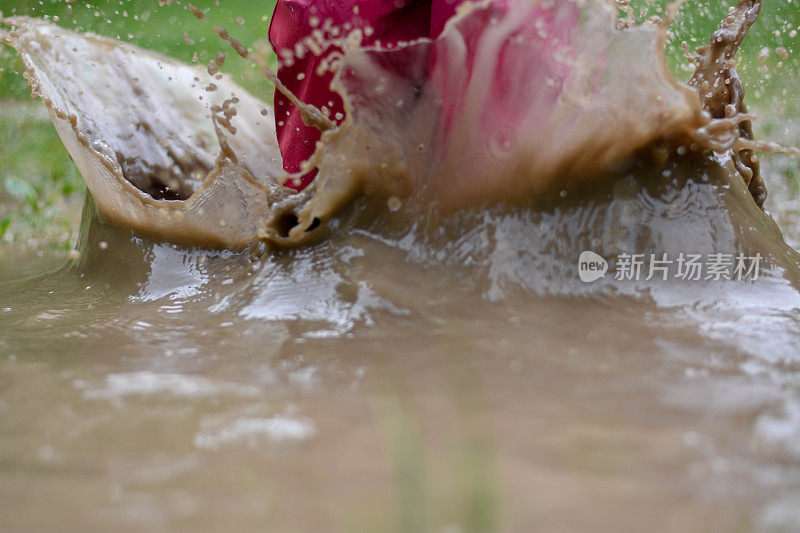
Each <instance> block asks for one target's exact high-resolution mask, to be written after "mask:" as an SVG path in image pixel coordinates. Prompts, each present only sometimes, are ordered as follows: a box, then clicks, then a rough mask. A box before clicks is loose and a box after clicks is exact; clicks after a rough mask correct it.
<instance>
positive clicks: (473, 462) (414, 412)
mask: <svg viewBox="0 0 800 533" xmlns="http://www.w3.org/2000/svg"><path fill="white" fill-rule="evenodd" d="M763 116H767V117H769V113H768V112H765V113H764V114H763ZM776 120H777V119H776ZM780 122H781V124H786V125H787V126H786V128H787V129H786V132H787V136H788V140H791V136H792V135H794V138H797V137H796V133H797V131H798V129H797V128H796V127H795V126H794V125H793V124H792V123H791V121H788V120H786V119H784V118H783V117H781V118H780ZM784 140H786V139H784ZM251 161H253V160H251ZM762 163H763V169H762V170H763V176H764V179H765V181H766V183H767V188H768V189H769V191H770V198H769V200H768V201H767V204H766V207H767V208H768V209H769V210H771V212H772V216H774V218H775V219H776V220H778V221H779V222H780V226H781V229H778V225H777V224H776V223H775V222H774V221H773V218H772V217H771V216H770V214H768V213H764V212H763V211H761V210H760V209H759V208H758V206H757V205H756V203H755V202H754V200H753V197H752V196H751V194H750V191H748V188H747V186H746V185H745V184H744V182H743V181H742V179H741V176H740V175H739V174H738V173H737V172H735V171H734V169H733V164H734V163H733V161H732V160H731V158H730V156H726V155H719V156H715V157H710V156H707V155H702V156H701V155H697V154H694V155H692V154H690V155H688V156H681V157H677V156H676V153H670V152H668V151H667V152H665V149H664V148H663V147H661V146H659V147H657V148H656V149H653V150H652V151H644V152H642V153H641V154H640V156H639V157H638V158H637V160H636V162H634V163H631V164H629V165H626V167H625V168H622V169H615V170H613V171H611V172H610V173H609V174H608V175H606V176H605V178H606V179H604V180H602V181H599V182H597V183H594V184H592V185H591V186H590V187H586V188H584V189H583V190H580V191H574V192H573V191H571V192H569V193H568V194H565V195H559V198H558V199H556V200H552V201H548V202H546V203H542V202H541V201H539V200H536V201H534V200H531V201H530V202H526V201H519V202H516V203H515V204H514V205H511V206H509V205H508V204H507V203H506V204H503V205H500V206H494V207H485V206H482V207H474V208H468V209H460V210H458V211H456V212H454V213H451V214H449V215H446V216H445V215H437V214H436V213H434V212H430V211H423V214H424V215H425V216H421V215H420V212H417V211H413V210H406V209H404V208H398V209H393V208H390V209H387V208H386V201H385V199H382V198H381V199H378V200H375V199H371V198H369V197H367V196H362V197H358V198H356V199H355V200H354V201H353V202H351V203H349V204H348V206H347V207H346V208H345V209H344V210H343V211H341V212H339V213H338V214H337V215H336V216H333V217H331V218H330V220H329V222H328V228H327V230H326V236H327V238H325V239H320V240H318V241H317V242H316V243H313V244H310V245H307V246H304V247H300V248H295V249H272V250H271V251H267V250H265V248H264V247H263V246H260V245H253V246H251V247H250V248H249V249H247V250H245V251H238V252H234V251H211V250H208V249H203V248H195V247H188V246H179V245H176V244H169V243H165V242H162V241H154V240H150V239H148V238H147V237H144V236H143V235H142V234H141V233H137V232H133V231H131V230H125V229H120V228H119V227H116V226H112V225H111V224H109V223H108V222H107V221H105V220H104V217H102V216H100V215H99V214H98V209H102V206H99V207H98V205H99V204H101V203H102V200H100V199H98V202H95V201H94V200H92V199H91V197H89V198H87V202H86V205H85V206H84V208H83V215H82V223H81V224H82V225H81V238H80V243H79V246H78V251H79V256H78V258H77V259H72V260H69V261H68V262H66V264H65V265H63V266H61V267H60V268H58V269H56V270H54V271H52V272H50V273H47V274H43V275H38V276H36V277H34V278H30V277H28V276H25V275H24V274H23V273H24V272H25V271H26V270H29V271H31V272H40V271H42V270H45V269H47V268H48V267H49V266H50V265H51V262H50V260H49V259H46V258H40V257H37V255H36V254H35V253H32V252H31V251H30V250H28V249H26V248H24V247H21V246H20V247H16V248H14V247H5V248H3V249H2V250H3V253H4V254H7V255H6V256H5V257H3V258H2V263H0V264H2V265H4V269H3V271H2V272H0V530H2V531H12V532H17V531H20V532H21V531H25V532H29V531H110V530H113V531H410V532H421V531H435V532H457V531H464V532H466V531H475V532H484V531H520V532H527V531H642V530H647V531H676V532H677V531H681V532H683V531H709V530H716V531H795V530H797V528H798V525H800V256H798V254H797V253H796V252H795V250H794V249H793V248H792V247H791V246H789V245H787V244H786V241H788V242H789V243H790V244H791V245H793V246H795V247H797V245H798V244H800V213H799V212H798V211H797V207H796V206H797V200H798V199H797V193H796V192H793V191H792V190H791V189H790V187H788V186H787V185H786V184H785V178H784V176H783V175H782V174H783V170H784V168H785V166H786V165H791V164H792V163H787V160H785V159H779V158H773V159H765V160H764V161H763V162H762ZM251 164H252V165H253V166H255V165H256V164H257V163H255V162H252V163H251ZM561 196H563V198H562V197H561ZM390 207H391V206H390ZM73 211H74V209H73ZM583 251H594V252H596V253H598V254H600V255H601V256H603V257H605V258H608V259H609V260H612V264H611V267H610V268H611V269H610V270H609V272H608V274H607V275H606V277H605V278H604V279H601V280H597V281H595V282H593V283H584V282H582V281H581V280H580V279H579V276H578V258H579V255H580V254H581V252H583ZM682 252H683V253H697V254H703V255H705V256H708V255H709V254H728V255H731V256H736V255H738V254H745V255H746V256H748V257H752V256H755V255H756V254H760V255H761V256H763V258H764V263H763V264H762V270H761V271H760V276H759V277H758V279H757V280H756V279H748V280H742V281H738V280H698V281H682V280H676V279H674V277H675V274H676V271H675V270H674V266H675V265H673V268H672V269H671V270H670V271H669V272H668V274H669V276H668V277H669V278H670V279H669V280H668V281H661V280H659V279H658V278H659V277H660V276H655V279H653V280H650V281H647V280H645V279H644V278H642V279H640V280H638V281H636V280H631V281H623V280H620V281H618V280H615V279H614V274H615V272H614V270H615V266H617V265H616V264H615V263H614V262H613V258H615V257H619V256H620V255H621V254H625V253H628V254H631V253H642V254H648V255H649V254H656V255H657V256H658V257H660V256H661V255H662V254H668V255H669V257H671V258H673V259H674V258H676V257H677V256H678V255H679V254H680V253H682ZM618 262H619V261H617V263H618ZM5 265H8V266H7V267H6V266H5ZM12 265H13V266H12Z"/></svg>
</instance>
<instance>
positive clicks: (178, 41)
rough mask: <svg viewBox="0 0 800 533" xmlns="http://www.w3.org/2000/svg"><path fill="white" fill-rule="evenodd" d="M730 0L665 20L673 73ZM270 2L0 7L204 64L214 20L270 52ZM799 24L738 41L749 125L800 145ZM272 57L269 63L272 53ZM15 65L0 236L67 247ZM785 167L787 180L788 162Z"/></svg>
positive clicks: (237, 67)
mask: <svg viewBox="0 0 800 533" xmlns="http://www.w3.org/2000/svg"><path fill="white" fill-rule="evenodd" d="M618 3H619V2H618ZM668 3H669V2H667V1H666V0H633V1H631V2H629V8H630V9H631V10H632V11H633V13H634V16H635V18H636V19H637V20H644V19H646V18H648V17H650V16H654V15H655V16H658V15H661V14H663V10H664V8H665V6H666V5H667V4H668ZM734 3H735V2H733V1H717V0H715V1H713V2H706V1H699V0H688V1H687V2H686V3H685V4H684V6H683V8H682V10H681V13H680V15H679V16H678V18H677V19H676V22H675V23H674V24H673V26H672V28H671V32H672V36H671V40H670V43H669V47H668V60H669V63H670V65H671V67H672V68H673V71H674V72H675V73H676V76H677V78H678V79H681V80H688V78H689V77H690V76H691V67H690V66H689V65H687V63H686V60H685V59H684V58H683V53H684V52H683V49H682V46H681V45H682V43H683V42H685V43H687V45H688V46H689V48H690V49H691V50H694V49H696V48H697V47H698V46H700V45H701V44H703V43H704V42H706V41H707V40H708V38H709V36H710V35H711V33H712V32H713V31H714V29H715V28H716V27H717V25H718V23H719V21H720V19H721V18H722V17H723V16H724V14H725V13H726V11H727V9H728V8H729V7H730V6H731V5H733V4H734ZM274 4H275V2H274V0H263V1H255V2H254V1H252V0H195V2H194V5H196V6H197V7H198V8H200V9H201V10H202V11H203V12H205V14H206V17H207V18H206V19H205V20H198V19H197V18H195V17H194V16H192V14H191V13H189V12H188V11H187V10H186V8H185V6H188V2H175V3H171V4H169V5H159V1H158V0H90V1H83V2H82V1H75V2H67V1H65V0H40V1H36V2H33V1H31V0H2V1H1V2H0V6H2V7H0V10H1V11H2V12H3V14H4V15H5V16H15V15H26V16H35V17H48V18H51V19H52V20H55V21H57V23H58V24H59V25H62V26H65V27H68V28H72V29H76V30H79V31H90V32H94V33H98V34H101V35H105V36H109V37H112V38H118V39H120V40H122V41H126V42H132V43H135V44H138V45H140V46H142V47H145V48H148V49H151V50H155V51H158V52H161V53H164V54H167V55H170V56H173V57H175V58H177V59H179V60H182V61H184V62H187V63H191V62H196V63H198V64H199V65H205V64H207V63H208V62H209V61H210V60H211V58H212V57H213V55H214V54H215V53H216V52H217V51H224V52H228V51H229V49H228V47H227V44H226V43H224V42H222V41H221V40H220V39H219V38H218V37H217V36H216V35H215V34H214V33H213V31H212V30H213V28H214V26H215V25H218V24H219V25H222V26H225V27H226V28H228V29H229V30H230V31H231V33H232V35H233V36H234V37H236V38H237V39H239V40H240V41H241V42H242V43H245V44H246V45H247V46H249V47H250V48H252V49H255V50H263V51H265V52H268V51H269V43H268V41H267V38H266V37H267V27H268V24H269V18H270V15H271V13H272V10H273V8H274ZM798 32H800V0H769V1H766V2H765V5H764V8H763V12H762V16H761V18H760V20H759V21H758V23H757V25H756V27H755V28H754V29H753V31H752V32H751V35H750V36H749V37H748V39H747V41H746V43H745V46H744V48H743V58H742V62H741V66H740V73H741V75H742V77H743V79H744V80H745V83H746V86H747V89H748V101H749V102H750V103H751V104H755V106H754V107H755V108H756V109H758V110H759V112H764V113H765V115H766V116H767V117H772V119H768V120H764V121H762V122H761V123H760V124H757V131H758V132H759V133H760V134H762V135H769V136H770V137H772V138H774V139H776V140H778V141H780V142H784V143H791V144H800V139H792V138H791V137H792V135H793V134H792V131H794V130H791V129H790V128H787V127H784V126H783V123H782V121H781V120H780V117H788V116H792V117H797V116H798V115H799V113H798V110H799V109H800V103H799V102H798V100H799V99H800V98H799V97H798V92H800V83H798V80H799V79H800V77H798V58H797V54H796V52H800V47H798V46H797V44H798V41H799V40H800V39H799V38H798ZM184 34H186V36H184ZM187 39H188V41H189V42H188V43H187ZM779 48H782V49H785V50H786V51H787V53H788V54H789V55H788V57H787V58H782V57H780V56H779V54H778V53H776V50H777V49H779ZM780 51H781V52H783V50H780ZM228 58H229V59H228V61H227V62H226V64H225V67H224V70H225V71H226V72H227V73H229V74H231V75H233V76H234V77H235V79H236V80H237V81H238V82H239V83H240V84H241V85H243V86H244V87H245V88H247V89H248V90H250V91H251V92H252V93H254V94H255V95H256V96H259V97H261V98H262V99H265V100H271V94H272V87H271V86H270V84H269V83H268V82H267V81H266V80H265V79H264V78H263V77H262V76H261V75H260V74H259V73H258V72H257V71H256V70H255V69H254V68H253V66H252V65H250V64H248V63H247V62H245V61H244V60H242V59H240V58H239V57H238V56H236V54H228ZM272 61H273V64H274V61H275V59H274V57H273V58H272ZM22 71H23V68H22V64H21V61H20V60H19V59H18V58H17V57H16V55H15V53H14V51H13V50H12V49H10V48H8V47H0V241H6V242H19V241H22V240H26V239H27V240H33V242H34V243H37V244H42V243H44V242H47V243H48V244H49V246H50V247H51V248H54V249H58V250H63V251H65V250H68V249H69V248H70V247H71V246H72V242H73V241H74V237H75V231H76V229H77V225H76V224H75V222H74V220H72V219H71V218H70V217H69V216H66V217H65V216H64V215H63V213H64V212H66V211H65V209H67V207H65V205H64V202H69V201H70V198H72V197H75V196H79V195H80V194H82V191H83V183H82V180H81V178H80V176H79V175H78V173H77V171H76V169H75V167H74V165H72V163H71V161H70V159H69V156H68V155H67V153H66V151H65V150H64V149H63V148H62V147H61V143H60V141H59V140H58V138H57V136H56V134H55V132H54V130H53V128H52V126H51V125H50V123H49V120H48V119H47V116H46V115H45V114H43V113H42V106H41V105H40V104H38V103H36V102H31V99H30V91H29V90H28V88H27V85H26V82H25V80H24V79H23V78H22V76H21V73H22ZM792 168H794V167H792ZM787 176H788V177H789V178H790V179H794V171H790V172H788V173H787ZM73 211H74V208H73ZM72 218H74V216H73V217H72ZM45 235H46V237H45Z"/></svg>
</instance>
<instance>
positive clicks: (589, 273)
mask: <svg viewBox="0 0 800 533" xmlns="http://www.w3.org/2000/svg"><path fill="white" fill-rule="evenodd" d="M606 272H608V261H606V260H605V259H604V258H603V257H602V256H600V255H598V254H596V253H594V252H589V251H586V252H583V253H582V254H581V256H580V258H579V259H578V276H580V278H581V281H582V282H584V283H592V282H593V281H597V280H598V279H600V278H604V277H606Z"/></svg>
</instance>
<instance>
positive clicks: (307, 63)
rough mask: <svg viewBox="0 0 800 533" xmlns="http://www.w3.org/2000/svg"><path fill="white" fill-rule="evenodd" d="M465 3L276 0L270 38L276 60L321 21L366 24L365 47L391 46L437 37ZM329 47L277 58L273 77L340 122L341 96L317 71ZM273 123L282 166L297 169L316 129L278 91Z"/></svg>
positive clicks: (302, 184)
mask: <svg viewBox="0 0 800 533" xmlns="http://www.w3.org/2000/svg"><path fill="white" fill-rule="evenodd" d="M464 1H467V0H278V4H277V6H276V7H275V13H274V15H273V17H272V22H271V24H270V28H269V39H270V42H271V43H272V46H273V47H274V49H275V51H276V52H277V53H278V56H279V58H280V57H281V51H290V52H294V50H295V47H296V45H298V44H300V43H301V42H302V41H303V39H305V38H306V37H308V36H310V35H311V34H312V32H313V31H314V30H315V29H316V28H318V27H319V26H320V25H321V23H322V22H324V21H326V20H330V21H331V22H332V25H333V26H334V27H342V26H344V25H345V24H346V23H350V24H352V25H353V27H354V28H371V30H372V33H371V34H370V35H369V36H367V37H366V38H365V39H364V44H365V45H367V46H369V45H372V44H376V43H380V44H381V45H383V46H393V45H395V44H397V43H398V42H400V41H410V40H414V39H418V38H420V37H432V38H436V37H437V36H438V35H439V34H440V33H441V32H442V30H443V29H444V26H445V24H446V22H447V20H449V19H450V18H451V17H452V16H453V14H454V13H455V11H456V8H457V6H458V5H459V4H461V3H462V2H464ZM330 51H332V50H331V49H329V50H327V51H326V52H325V53H323V54H322V55H321V56H319V55H315V54H311V53H308V54H305V55H304V56H303V57H302V58H300V59H295V60H294V62H293V64H290V65H287V64H285V63H283V62H282V64H281V66H280V68H279V69H278V78H279V79H280V80H281V81H282V82H283V83H284V84H285V85H286V86H287V88H288V89H289V90H291V91H292V92H293V93H294V94H295V95H296V96H297V97H298V99H300V101H302V102H305V103H308V104H311V105H313V106H315V107H317V108H319V109H323V108H324V110H327V114H328V116H329V117H330V118H332V119H334V120H335V121H336V122H337V123H341V121H342V120H343V118H344V106H343V104H342V99H341V97H340V96H339V95H338V94H336V93H335V92H333V91H332V90H331V89H330V83H331V80H332V78H333V75H332V74H331V73H325V74H323V75H319V74H317V73H316V69H317V67H318V66H319V64H320V63H321V61H322V60H323V58H324V57H325V56H326V55H327V53H329V52H330ZM275 121H276V128H277V133H278V145H279V146H280V149H281V154H282V156H283V166H284V169H285V170H286V171H287V172H291V173H297V172H299V171H300V166H301V164H302V163H303V162H304V161H305V160H307V159H308V158H309V157H310V156H311V155H312V154H313V153H314V150H315V145H316V143H317V141H318V140H319V138H320V132H319V131H318V130H317V129H316V128H312V127H308V126H306V125H305V124H304V123H303V120H302V118H301V116H300V112H299V110H298V109H297V108H295V107H294V106H293V105H291V104H290V103H289V101H288V100H287V99H286V97H284V96H283V95H282V94H281V93H279V92H277V91H276V93H275ZM316 172H317V171H316V170H314V171H311V172H309V173H307V174H305V175H304V176H303V177H302V179H301V180H300V183H294V184H288V185H289V186H290V187H292V188H294V189H297V190H302V189H304V188H305V187H306V186H308V184H309V183H311V181H312V180H313V179H314V177H315V176H316Z"/></svg>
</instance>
